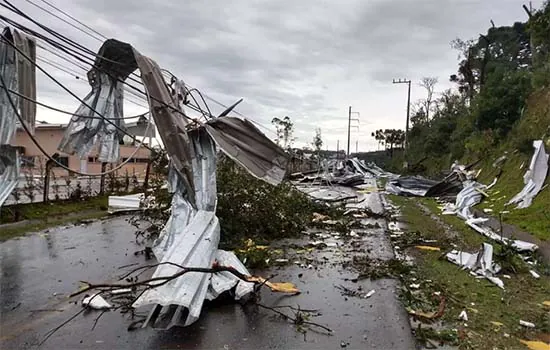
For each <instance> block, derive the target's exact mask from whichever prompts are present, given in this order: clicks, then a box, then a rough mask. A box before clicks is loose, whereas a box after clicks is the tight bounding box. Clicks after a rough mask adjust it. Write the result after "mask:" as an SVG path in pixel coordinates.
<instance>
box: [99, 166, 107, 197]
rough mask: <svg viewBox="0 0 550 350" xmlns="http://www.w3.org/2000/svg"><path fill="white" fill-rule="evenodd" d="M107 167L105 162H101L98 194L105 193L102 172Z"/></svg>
mask: <svg viewBox="0 0 550 350" xmlns="http://www.w3.org/2000/svg"><path fill="white" fill-rule="evenodd" d="M106 168H107V163H105V162H103V163H101V173H102V175H101V178H100V180H99V194H100V195H103V194H105V174H103V173H104V172H105V169H106Z"/></svg>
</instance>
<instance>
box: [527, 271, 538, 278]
mask: <svg viewBox="0 0 550 350" xmlns="http://www.w3.org/2000/svg"><path fill="white" fill-rule="evenodd" d="M529 273H530V274H531V276H533V277H535V278H536V279H539V278H540V275H539V274H538V273H537V272H536V271H533V270H529Z"/></svg>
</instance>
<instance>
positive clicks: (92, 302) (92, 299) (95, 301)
mask: <svg viewBox="0 0 550 350" xmlns="http://www.w3.org/2000/svg"><path fill="white" fill-rule="evenodd" d="M82 306H84V307H90V308H92V309H95V310H105V309H110V308H111V307H112V306H111V304H109V303H108V302H107V300H105V299H103V297H102V296H101V295H99V293H97V294H94V295H92V296H88V297H85V298H84V300H82Z"/></svg>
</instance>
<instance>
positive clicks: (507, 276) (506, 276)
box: [502, 275, 512, 279]
mask: <svg viewBox="0 0 550 350" xmlns="http://www.w3.org/2000/svg"><path fill="white" fill-rule="evenodd" d="M502 277H504V278H507V279H511V278H512V277H511V276H510V275H502Z"/></svg>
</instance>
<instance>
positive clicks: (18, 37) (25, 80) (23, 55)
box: [0, 27, 36, 145]
mask: <svg viewBox="0 0 550 350" xmlns="http://www.w3.org/2000/svg"><path fill="white" fill-rule="evenodd" d="M6 41H9V43H8V42H6ZM13 46H15V47H16V48H17V49H15V48H14V47H13ZM18 50H19V51H18ZM35 62H36V43H35V41H34V39H33V38H31V37H28V36H26V35H25V34H23V33H20V32H19V31H17V30H13V32H12V31H11V30H10V28H8V27H6V28H4V30H3V32H2V39H1V42H0V73H1V74H2V77H3V78H4V81H5V82H6V85H7V88H8V89H10V90H13V91H16V92H18V93H19V94H21V95H23V96H26V97H28V98H29V99H32V100H36V68H35ZM11 98H12V100H13V101H15V103H16V104H17V105H18V107H19V110H20V111H19V112H20V114H21V117H22V118H23V121H24V122H25V125H26V126H27V128H28V129H29V131H31V133H33V132H34V124H35V119H36V104H35V103H34V102H32V101H28V100H26V99H23V98H20V97H19V96H16V95H14V94H12V96H11ZM18 123H19V120H18V119H17V116H16V114H15V111H14V110H13V108H12V106H11V104H10V102H9V100H8V98H7V96H6V91H5V90H4V89H2V90H1V91H0V145H5V144H9V143H10V141H11V138H12V137H13V135H14V133H15V130H16V127H17V124H18Z"/></svg>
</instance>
